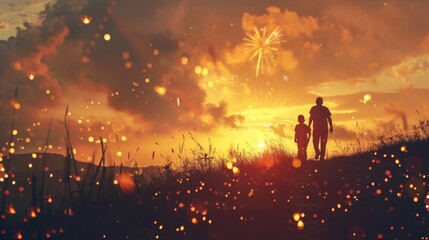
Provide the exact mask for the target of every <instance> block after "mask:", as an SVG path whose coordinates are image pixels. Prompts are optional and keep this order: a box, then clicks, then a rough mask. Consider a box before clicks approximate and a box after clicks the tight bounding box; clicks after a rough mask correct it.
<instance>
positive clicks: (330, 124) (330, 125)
mask: <svg viewBox="0 0 429 240" xmlns="http://www.w3.org/2000/svg"><path fill="white" fill-rule="evenodd" d="M328 123H329V133H332V132H333V131H334V128H333V127H332V118H331V116H329V117H328Z"/></svg>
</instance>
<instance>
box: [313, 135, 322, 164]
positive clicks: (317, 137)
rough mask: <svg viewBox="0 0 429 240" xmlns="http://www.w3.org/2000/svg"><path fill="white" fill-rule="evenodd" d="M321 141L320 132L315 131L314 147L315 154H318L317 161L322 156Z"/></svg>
mask: <svg viewBox="0 0 429 240" xmlns="http://www.w3.org/2000/svg"><path fill="white" fill-rule="evenodd" d="M319 141H320V132H319V131H316V130H314V131H313V147H314V152H316V159H318V158H319V156H320V149H319Z"/></svg>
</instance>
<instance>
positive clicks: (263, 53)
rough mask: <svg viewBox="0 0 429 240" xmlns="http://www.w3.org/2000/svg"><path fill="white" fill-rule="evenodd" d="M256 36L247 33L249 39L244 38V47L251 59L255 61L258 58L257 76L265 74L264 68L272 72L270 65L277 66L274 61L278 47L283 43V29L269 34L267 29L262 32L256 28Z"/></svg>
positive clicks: (277, 29) (276, 29)
mask: <svg viewBox="0 0 429 240" xmlns="http://www.w3.org/2000/svg"><path fill="white" fill-rule="evenodd" d="M254 30H255V31H254V34H250V33H246V35H247V37H246V38H244V42H245V43H244V47H245V51H246V53H250V54H251V56H250V59H251V60H253V59H254V58H255V57H257V62H256V76H258V75H259V73H260V72H261V73H262V74H263V73H264V68H265V67H264V66H266V67H267V68H268V71H269V70H270V64H273V65H274V66H275V65H276V62H275V60H274V58H275V53H276V52H278V50H279V49H278V47H279V46H280V43H281V42H282V36H283V34H281V31H282V30H281V29H280V28H279V27H277V28H275V29H274V30H273V31H272V32H271V33H269V34H267V29H266V27H264V28H263V29H262V32H261V31H259V30H258V29H257V28H256V27H255V28H254Z"/></svg>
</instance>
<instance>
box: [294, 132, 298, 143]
mask: <svg viewBox="0 0 429 240" xmlns="http://www.w3.org/2000/svg"><path fill="white" fill-rule="evenodd" d="M296 137H297V136H296V130H295V137H294V139H295V142H298V139H297V138H296Z"/></svg>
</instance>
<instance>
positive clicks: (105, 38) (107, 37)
mask: <svg viewBox="0 0 429 240" xmlns="http://www.w3.org/2000/svg"><path fill="white" fill-rule="evenodd" d="M110 39H112V36H110V34H108V33H106V34H104V40H105V41H106V42H108V41H110Z"/></svg>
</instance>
